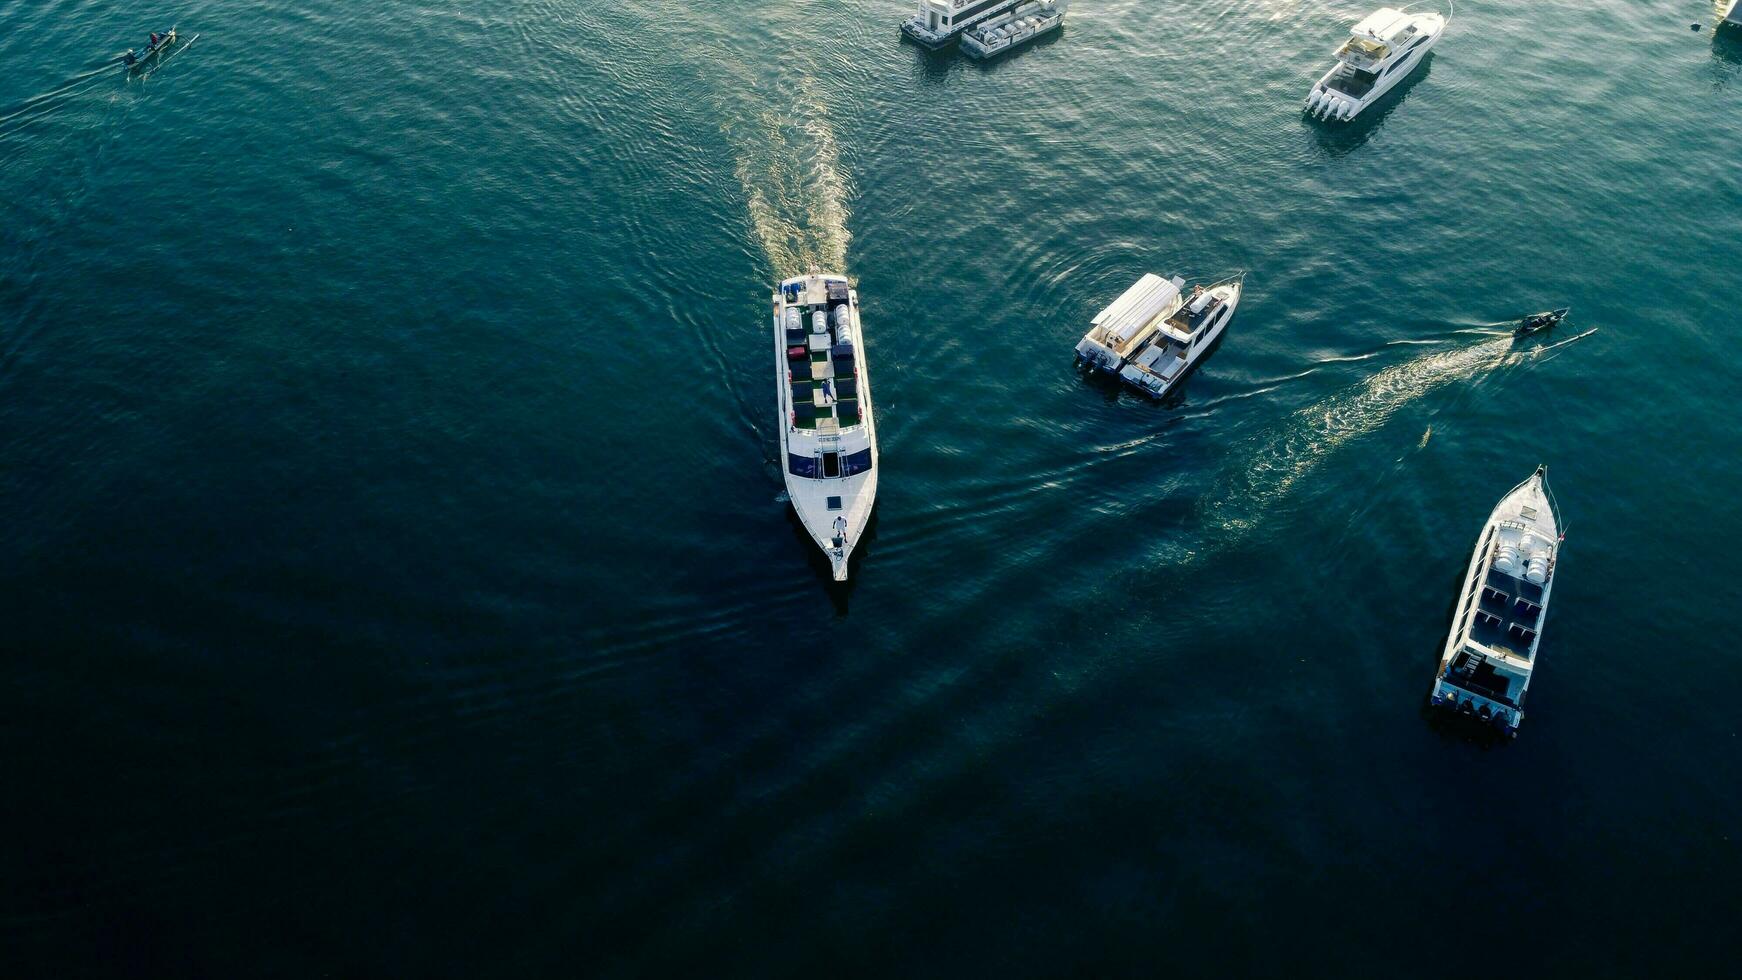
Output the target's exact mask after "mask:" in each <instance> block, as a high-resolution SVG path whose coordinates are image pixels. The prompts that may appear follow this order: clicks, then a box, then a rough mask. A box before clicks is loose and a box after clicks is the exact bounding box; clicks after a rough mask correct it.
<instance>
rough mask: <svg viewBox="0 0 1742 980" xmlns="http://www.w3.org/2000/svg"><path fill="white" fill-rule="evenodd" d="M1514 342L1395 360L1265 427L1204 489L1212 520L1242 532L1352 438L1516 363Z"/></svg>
mask: <svg viewBox="0 0 1742 980" xmlns="http://www.w3.org/2000/svg"><path fill="white" fill-rule="evenodd" d="M1511 346H1512V338H1511V337H1509V336H1500V337H1495V338H1493V339H1491V340H1486V341H1483V342H1481V343H1478V344H1473V345H1469V346H1464V347H1454V348H1451V349H1449V350H1441V351H1435V352H1433V353H1430V354H1424V355H1422V356H1420V357H1417V358H1414V359H1412V360H1409V361H1405V362H1403V363H1401V364H1395V365H1392V366H1391V367H1388V368H1385V369H1383V370H1381V371H1379V372H1378V373H1377V374H1374V375H1373V376H1371V377H1369V378H1368V379H1367V380H1365V381H1363V382H1361V383H1359V384H1357V385H1355V386H1353V387H1351V388H1348V389H1346V390H1344V391H1341V392H1338V393H1337V394H1334V395H1332V396H1331V397H1329V398H1326V399H1324V400H1323V401H1320V402H1318V403H1317V404H1314V405H1310V406H1308V407H1306V408H1303V409H1301V410H1300V411H1298V412H1295V413H1294V414H1293V415H1291V416H1289V417H1288V418H1287V419H1285V420H1284V421H1283V422H1281V423H1280V424H1278V425H1277V426H1275V427H1273V428H1271V429H1269V430H1267V431H1265V432H1262V433H1259V434H1258V435H1257V436H1256V437H1254V438H1253V439H1252V440H1250V445H1251V446H1252V450H1251V452H1249V453H1242V454H1237V455H1236V456H1235V458H1234V463H1235V465H1234V466H1232V467H1230V469H1229V470H1228V471H1227V473H1225V474H1224V476H1223V477H1222V478H1221V479H1219V480H1217V482H1216V486H1215V488H1214V489H1213V490H1212V491H1211V493H1210V494H1209V495H1208V496H1206V497H1205V499H1204V501H1203V503H1202V506H1201V510H1202V511H1203V512H1204V517H1205V520H1204V524H1205V526H1206V527H1208V528H1211V529H1219V530H1221V531H1222V532H1223V533H1225V534H1226V535H1228V536H1230V538H1233V539H1237V538H1239V537H1241V536H1243V535H1244V534H1245V533H1246V532H1248V531H1250V530H1251V529H1252V528H1253V527H1255V526H1256V525H1257V523H1258V522H1259V520H1260V519H1261V516H1262V515H1263V514H1264V513H1265V512H1266V511H1267V510H1269V509H1270V508H1271V507H1273V506H1274V505H1275V504H1277V503H1278V502H1280V501H1281V500H1283V499H1284V498H1286V497H1288V495H1289V494H1290V493H1291V492H1292V491H1293V490H1294V488H1295V487H1296V485H1297V484H1299V482H1300V481H1301V480H1302V479H1303V478H1304V477H1306V476H1307V475H1309V474H1311V473H1312V472H1313V471H1314V470H1315V469H1317V468H1318V466H1319V464H1321V463H1323V462H1324V461H1325V460H1326V459H1328V458H1330V457H1331V456H1332V455H1333V454H1335V453H1336V452H1337V450H1338V449H1339V448H1340V447H1341V446H1343V444H1345V443H1347V442H1348V441H1349V440H1351V439H1354V438H1357V437H1359V436H1363V435H1366V434H1368V433H1370V432H1375V431H1377V430H1378V429H1379V428H1381V427H1382V426H1384V425H1385V423H1386V422H1388V421H1389V420H1390V419H1391V418H1392V416H1394V415H1396V414H1397V412H1398V411H1399V410H1400V409H1402V408H1404V407H1405V406H1407V405H1409V404H1410V403H1411V402H1414V401H1415V400H1416V399H1418V398H1421V397H1422V396H1423V395H1426V394H1427V393H1429V392H1431V391H1433V390H1435V389H1437V388H1440V387H1442V386H1444V385H1447V384H1450V383H1452V382H1455V381H1463V380H1468V379H1471V378H1475V377H1477V376H1478V375H1482V374H1486V373H1489V372H1492V371H1494V370H1496V369H1498V368H1501V367H1504V366H1507V365H1510V364H1514V363H1517V362H1518V361H1519V360H1520V356H1519V355H1518V354H1516V353H1513V352H1512V351H1511V350H1510V348H1511ZM1423 444H1424V445H1425V439H1424V441H1423Z"/></svg>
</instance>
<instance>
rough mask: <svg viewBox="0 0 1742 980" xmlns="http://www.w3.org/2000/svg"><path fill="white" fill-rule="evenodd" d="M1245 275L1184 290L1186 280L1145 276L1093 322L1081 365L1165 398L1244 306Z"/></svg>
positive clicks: (1082, 346) (1079, 360)
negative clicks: (1238, 308) (1236, 310)
mask: <svg viewBox="0 0 1742 980" xmlns="http://www.w3.org/2000/svg"><path fill="white" fill-rule="evenodd" d="M1244 283H1245V274H1244V273H1242V274H1240V275H1237V276H1233V277H1231V278H1228V279H1224V280H1222V281H1220V282H1216V283H1211V284H1210V285H1207V286H1205V285H1197V286H1193V287H1191V290H1190V292H1189V293H1188V292H1187V291H1186V281H1185V280H1184V279H1183V278H1181V277H1179V276H1175V277H1173V278H1172V279H1163V278H1161V277H1160V276H1158V275H1155V274H1154V273H1147V274H1145V275H1144V276H1143V278H1141V279H1139V280H1137V282H1136V283H1134V284H1133V285H1132V286H1131V288H1129V289H1127V290H1125V292H1124V293H1122V294H1120V296H1119V298H1118V299H1116V300H1114V301H1113V302H1112V303H1111V304H1109V305H1108V306H1107V308H1106V309H1104V310H1102V311H1101V312H1100V313H1098V314H1096V315H1095V319H1094V320H1092V321H1090V322H1091V326H1090V328H1089V332H1088V333H1086V334H1084V335H1083V339H1082V340H1080V341H1078V342H1077V363H1078V364H1079V365H1080V366H1082V367H1084V368H1087V369H1088V370H1090V371H1100V372H1105V373H1108V374H1113V375H1117V376H1118V377H1119V378H1120V380H1122V381H1124V382H1126V383H1127V384H1129V385H1131V386H1133V387H1135V388H1137V389H1138V390H1139V391H1142V392H1144V393H1145V394H1147V395H1149V396H1150V397H1152V398H1162V397H1164V396H1165V395H1167V393H1168V392H1169V391H1172V390H1173V388H1174V387H1175V386H1176V385H1178V384H1179V383H1180V381H1182V380H1183V379H1184V378H1185V376H1186V375H1187V374H1189V373H1190V372H1191V369H1192V368H1194V367H1196V366H1197V364H1198V362H1199V361H1201V360H1202V359H1203V358H1204V356H1205V354H1206V353H1207V352H1208V351H1209V349H1210V348H1211V346H1213V345H1214V344H1215V342H1216V339H1217V338H1218V337H1220V336H1221V335H1222V332H1223V331H1224V330H1226V329H1227V328H1228V322H1229V321H1230V320H1232V319H1233V318H1234V310H1235V308H1236V307H1238V306H1239V305H1240V294H1241V290H1242V289H1243V287H1244Z"/></svg>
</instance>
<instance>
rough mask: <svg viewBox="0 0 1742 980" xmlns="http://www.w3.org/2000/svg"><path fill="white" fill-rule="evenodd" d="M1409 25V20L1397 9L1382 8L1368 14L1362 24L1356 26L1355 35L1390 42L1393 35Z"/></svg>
mask: <svg viewBox="0 0 1742 980" xmlns="http://www.w3.org/2000/svg"><path fill="white" fill-rule="evenodd" d="M1408 23H1409V18H1408V17H1406V16H1404V13H1403V11H1401V10H1398V9H1397V8H1395V7H1380V8H1379V9H1378V10H1375V11H1373V12H1372V13H1370V14H1368V15H1367V17H1366V18H1365V19H1364V20H1362V21H1361V23H1359V24H1356V25H1355V30H1354V33H1355V34H1356V35H1357V36H1360V37H1370V38H1373V39H1375V40H1378V41H1384V42H1389V41H1390V40H1391V38H1392V36H1393V35H1395V34H1396V33H1397V32H1398V31H1401V30H1403V28H1404V27H1405V26H1406V25H1407V24H1408Z"/></svg>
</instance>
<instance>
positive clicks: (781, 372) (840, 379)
mask: <svg viewBox="0 0 1742 980" xmlns="http://www.w3.org/2000/svg"><path fill="white" fill-rule="evenodd" d="M774 379H775V390H776V392H777V399H778V401H779V405H780V420H779V429H780V459H781V469H782V471H783V472H784V473H785V475H786V494H787V497H788V498H790V499H791V501H792V509H793V510H794V511H795V512H796V513H797V514H798V519H799V523H801V524H803V525H804V528H805V531H807V532H808V533H809V534H810V536H811V537H812V538H813V539H814V540H815V541H816V543H817V545H818V547H820V548H822V549H823V553H824V554H825V555H827V556H828V559H829V564H830V566H831V567H832V569H833V571H834V576H835V581H837V582H841V581H845V580H846V578H847V559H848V558H849V557H850V556H851V555H852V553H853V547H854V545H856V544H858V543H859V535H860V533H861V532H863V531H864V530H865V525H866V524H867V523H869V522H870V520H871V506H872V504H874V503H875V502H876V500H877V430H876V426H875V425H874V424H873V423H872V421H871V385H870V382H868V381H867V380H866V378H865V345H864V343H863V342H862V338H861V336H860V333H859V294H858V293H857V292H856V291H855V290H854V289H853V288H852V287H851V286H850V285H849V284H848V282H847V278H846V277H845V276H840V275H819V274H815V273H813V274H811V275H808V276H795V277H794V278H791V279H788V280H786V281H785V282H782V283H781V284H780V288H779V289H777V290H775V292H774Z"/></svg>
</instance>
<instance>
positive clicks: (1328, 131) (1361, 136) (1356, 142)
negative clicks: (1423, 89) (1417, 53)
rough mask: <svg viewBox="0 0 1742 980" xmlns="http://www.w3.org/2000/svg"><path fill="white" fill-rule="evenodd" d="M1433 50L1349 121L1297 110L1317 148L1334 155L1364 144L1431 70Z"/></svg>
mask: <svg viewBox="0 0 1742 980" xmlns="http://www.w3.org/2000/svg"><path fill="white" fill-rule="evenodd" d="M1433 70H1434V52H1432V51H1429V52H1428V54H1427V57H1425V58H1423V59H1422V60H1421V67H1420V68H1417V69H1416V70H1415V71H1413V72H1410V74H1409V77H1408V78H1406V79H1404V80H1403V81H1401V82H1398V83H1397V85H1396V87H1394V88H1393V89H1392V90H1391V91H1389V92H1387V93H1385V94H1384V95H1382V96H1380V97H1379V101H1378V102H1375V103H1373V104H1372V105H1371V106H1369V107H1368V108H1366V109H1364V110H1362V112H1361V114H1360V115H1358V116H1356V117H1355V118H1354V119H1351V120H1349V121H1348V122H1329V121H1326V120H1323V119H1315V118H1313V117H1312V116H1310V115H1307V114H1306V113H1305V112H1304V111H1303V112H1302V113H1301V114H1300V121H1301V125H1302V126H1304V127H1306V128H1308V129H1311V130H1313V131H1314V132H1313V135H1314V136H1315V137H1316V138H1317V140H1318V144H1319V148H1320V149H1322V150H1324V151H1325V152H1326V153H1328V154H1330V155H1331V156H1333V157H1340V156H1343V155H1344V154H1348V153H1353V152H1355V151H1356V150H1359V149H1360V148H1361V147H1362V146H1364V145H1366V143H1367V141H1368V140H1369V139H1372V138H1373V134H1374V133H1376V132H1378V131H1379V129H1380V127H1382V126H1384V125H1385V120H1386V119H1388V118H1390V116H1391V113H1392V111H1393V110H1395V109H1396V108H1397V107H1398V106H1400V105H1402V104H1403V103H1404V101H1405V100H1406V99H1408V98H1409V93H1410V92H1411V91H1412V90H1413V89H1414V88H1415V87H1416V86H1417V85H1420V84H1421V83H1422V82H1424V81H1426V80H1427V77H1428V76H1429V75H1431V74H1433Z"/></svg>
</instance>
